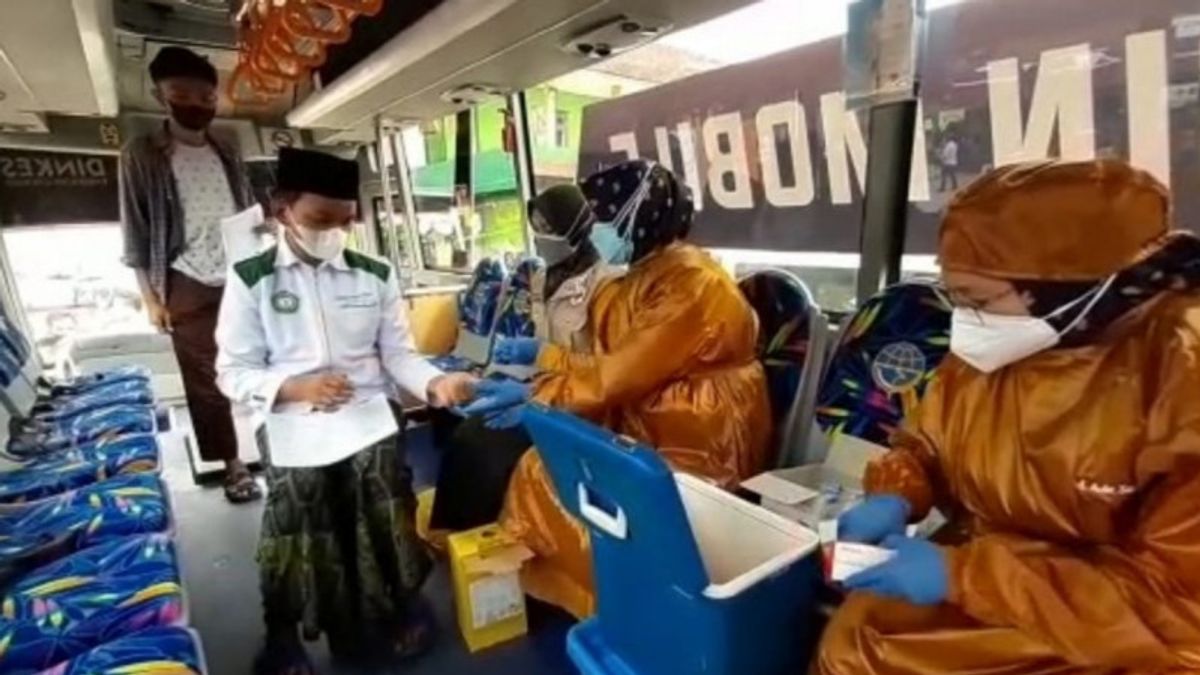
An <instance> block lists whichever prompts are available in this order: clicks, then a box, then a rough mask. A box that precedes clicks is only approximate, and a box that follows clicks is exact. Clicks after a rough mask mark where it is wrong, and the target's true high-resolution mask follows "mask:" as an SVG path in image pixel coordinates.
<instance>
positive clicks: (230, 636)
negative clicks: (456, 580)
mask: <svg viewBox="0 0 1200 675" xmlns="http://www.w3.org/2000/svg"><path fill="white" fill-rule="evenodd" d="M408 452H409V462H410V464H411V465H412V467H413V470H414V473H415V475H416V483H417V485H418V487H420V486H424V485H429V484H430V483H431V482H432V481H433V479H434V477H435V476H436V475H437V464H438V462H437V453H436V451H435V449H434V448H433V444H432V439H431V434H430V430H429V427H428V426H419V427H415V428H412V429H410V430H409V432H408ZM165 465H166V467H165V477H166V478H167V480H168V482H169V483H170V486H171V491H172V495H173V498H174V506H175V513H176V528H177V539H178V545H179V548H180V551H181V555H182V559H183V572H184V577H185V587H186V588H187V590H188V596H189V600H190V613H191V623H192V625H193V626H194V627H195V628H196V629H197V630H198V631H199V632H200V635H201V637H202V638H203V640H204V645H205V650H206V652H207V659H208V667H209V672H211V673H213V675H230V674H233V673H246V672H250V665H251V663H252V661H253V658H254V654H255V652H256V651H257V649H258V647H259V645H260V641H261V637H262V628H261V626H262V624H261V620H260V614H259V603H258V598H259V595H258V576H257V568H256V566H255V564H254V549H255V544H256V542H257V539H258V529H259V521H260V518H261V514H262V505H261V503H259V504H252V505H245V506H234V505H232V504H229V503H228V502H226V501H225V499H224V496H223V495H222V493H221V490H220V489H219V488H216V487H200V486H197V485H196V484H195V483H194V482H193V480H192V475H191V470H190V466H189V464H188V459H187V457H186V456H185V455H184V452H183V451H182V449H177V450H171V451H168V456H167V457H166V458H165ZM451 595H452V594H451V587H450V579H449V573H448V570H447V566H446V564H445V562H444V561H441V562H439V564H438V567H437V569H436V571H435V572H434V574H433V576H432V577H431V578H430V580H429V582H428V583H427V584H426V586H425V597H426V598H427V599H428V600H429V602H430V603H431V604H432V605H433V608H434V612H435V614H436V616H437V621H438V640H437V643H436V645H435V647H434V649H433V651H432V652H430V653H429V654H427V655H426V656H424V657H422V658H421V659H420V660H418V661H415V662H413V663H411V664H407V665H405V666H404V667H402V668H398V669H396V670H395V671H394V672H404V673H414V674H422V673H425V674H432V673H464V672H471V673H478V674H479V675H509V674H513V675H515V674H517V673H520V674H521V675H542V674H546V675H551V674H553V675H560V674H564V673H572V672H575V670H574V668H573V667H572V666H571V665H570V662H569V661H568V660H567V657H566V654H565V643H566V631H567V629H568V628H569V627H570V621H569V620H568V618H567V617H566V616H565V615H563V614H560V613H558V612H556V611H554V610H551V609H548V608H544V607H539V608H533V607H531V611H530V622H531V625H530V633H529V635H527V636H526V637H524V638H522V639H519V640H516V641H514V642H511V643H509V644H506V645H501V646H498V647H495V648H492V649H489V650H486V651H483V652H480V653H478V654H469V653H468V652H467V650H466V647H465V646H464V644H463V641H462V638H461V637H460V636H459V634H458V626H457V624H456V623H455V619H454V601H453V598H452V597H451ZM310 649H311V655H312V657H313V660H314V663H315V665H316V666H317V668H318V669H319V671H320V672H321V673H329V674H334V673H350V672H361V671H350V670H346V669H338V668H335V667H334V666H332V665H331V664H330V663H329V657H328V653H327V652H326V650H325V648H324V646H323V645H322V644H316V645H311V646H310ZM383 672H387V671H383Z"/></svg>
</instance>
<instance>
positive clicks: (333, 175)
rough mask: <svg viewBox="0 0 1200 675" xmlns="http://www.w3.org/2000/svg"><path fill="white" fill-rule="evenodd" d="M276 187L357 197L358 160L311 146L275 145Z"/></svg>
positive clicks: (339, 197)
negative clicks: (277, 162) (305, 148)
mask: <svg viewBox="0 0 1200 675" xmlns="http://www.w3.org/2000/svg"><path fill="white" fill-rule="evenodd" d="M276 189H277V190H281V191H286V192H311V193H313V194H317V195H321V196H322V197H329V198H330V199H353V200H357V199H358V162H354V161H351V160H348V159H341V158H338V157H334V156H333V155H329V154H326V153H324V152H316V151H315V150H298V149H296V148H280V149H279V169H278V180H277V181H276Z"/></svg>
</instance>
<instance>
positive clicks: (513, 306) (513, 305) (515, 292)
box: [488, 256, 546, 380]
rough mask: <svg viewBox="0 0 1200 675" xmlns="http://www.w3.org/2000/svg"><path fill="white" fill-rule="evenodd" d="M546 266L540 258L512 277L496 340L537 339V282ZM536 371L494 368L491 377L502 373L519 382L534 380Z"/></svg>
mask: <svg viewBox="0 0 1200 675" xmlns="http://www.w3.org/2000/svg"><path fill="white" fill-rule="evenodd" d="M545 266H546V263H545V262H544V261H543V260H542V259H541V258H537V257H532V256H531V257H528V258H525V259H524V260H522V261H521V262H520V263H518V264H517V267H516V269H514V270H513V273H512V275H511V276H510V277H509V279H508V283H506V284H505V288H504V297H503V298H502V299H501V301H500V311H499V313H498V314H497V316H496V337H498V338H519V337H530V338H531V337H533V336H534V335H535V334H536V331H535V329H534V324H533V305H532V293H533V278H534V276H536V275H537V273H538V272H539V271H541V270H542V269H544V268H545ZM535 372H536V369H535V368H533V367H531V366H515V365H501V364H492V365H491V366H490V367H489V368H488V373H489V374H492V373H498V374H500V375H505V376H508V377H512V378H515V379H518V380H527V379H530V378H532V377H533V375H534V373H535Z"/></svg>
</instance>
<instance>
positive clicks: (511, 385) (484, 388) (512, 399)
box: [462, 380, 529, 416]
mask: <svg viewBox="0 0 1200 675" xmlns="http://www.w3.org/2000/svg"><path fill="white" fill-rule="evenodd" d="M528 400H529V385H528V384H525V383H523V382H517V381H516V380H481V381H480V382H479V384H477V385H475V399H474V400H473V401H471V402H470V403H469V404H467V405H465V406H463V407H462V414H463V415H467V416H471V415H489V414H491V413H496V412H500V411H503V410H507V409H509V408H513V407H516V406H519V405H521V404H522V403H524V402H525V401H528Z"/></svg>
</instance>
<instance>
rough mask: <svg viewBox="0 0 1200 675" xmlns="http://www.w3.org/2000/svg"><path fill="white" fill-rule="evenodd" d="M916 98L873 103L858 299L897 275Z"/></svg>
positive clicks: (904, 228) (863, 299) (861, 300)
mask: <svg viewBox="0 0 1200 675" xmlns="http://www.w3.org/2000/svg"><path fill="white" fill-rule="evenodd" d="M916 122H917V102H916V101H915V100H907V101H897V102H894V103H885V104H883V105H877V106H874V107H872V108H871V112H870V122H869V124H870V129H869V131H868V135H869V141H868V150H867V157H868V161H867V191H866V195H864V197H863V221H862V233H861V235H860V239H859V252H860V254H861V260H860V264H859V269H858V294H857V296H858V304H859V306H861V305H862V304H863V303H864V302H866V301H867V300H868V299H870V298H871V296H873V295H875V294H876V293H878V292H879V291H880V290H881V289H883V288H884V287H886V286H890V285H891V284H894V283H896V282H897V281H899V280H900V262H901V259H902V258H903V256H904V238H905V234H906V232H907V229H908V186H909V180H910V178H911V175H912V153H913V129H915V128H916Z"/></svg>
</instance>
